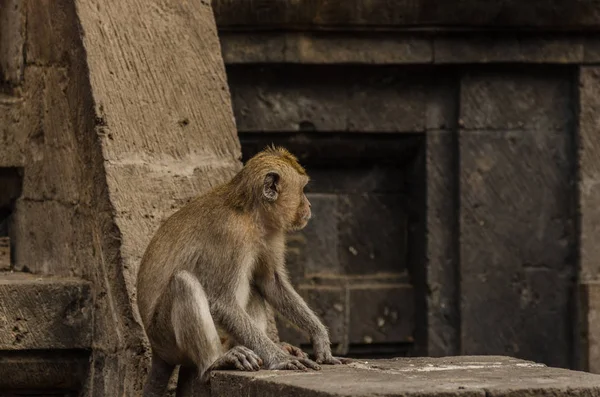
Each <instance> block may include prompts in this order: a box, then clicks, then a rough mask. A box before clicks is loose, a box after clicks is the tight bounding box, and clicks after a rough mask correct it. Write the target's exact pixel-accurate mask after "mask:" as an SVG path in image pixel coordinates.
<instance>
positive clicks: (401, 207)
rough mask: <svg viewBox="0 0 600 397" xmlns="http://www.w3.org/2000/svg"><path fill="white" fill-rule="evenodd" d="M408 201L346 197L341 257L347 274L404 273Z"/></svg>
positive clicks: (393, 197)
mask: <svg viewBox="0 0 600 397" xmlns="http://www.w3.org/2000/svg"><path fill="white" fill-rule="evenodd" d="M405 200H406V198H405V197H404V196H402V195H393V194H389V195H383V194H367V193H365V194H360V195H359V194H356V195H351V194H343V195H340V198H339V204H338V208H339V216H340V219H339V245H338V257H339V258H340V262H341V263H342V264H343V266H344V270H345V273H347V274H355V275H358V274H370V273H374V272H383V273H401V272H403V271H404V270H405V269H406V266H407V261H408V258H407V249H408V248H407V234H408V223H407V214H406V211H407V209H406V202H405Z"/></svg>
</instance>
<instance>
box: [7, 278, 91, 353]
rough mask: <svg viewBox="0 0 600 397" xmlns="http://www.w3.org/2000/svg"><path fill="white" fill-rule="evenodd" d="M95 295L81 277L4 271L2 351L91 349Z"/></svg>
mask: <svg viewBox="0 0 600 397" xmlns="http://www.w3.org/2000/svg"><path fill="white" fill-rule="evenodd" d="M92 310H93V306H92V295H91V286H90V284H89V283H87V282H84V281H82V280H78V279H67V278H53V277H37V276H33V275H27V274H20V273H2V274H0V350H25V349H89V348H91V346H92V328H93V324H92V318H93V315H92Z"/></svg>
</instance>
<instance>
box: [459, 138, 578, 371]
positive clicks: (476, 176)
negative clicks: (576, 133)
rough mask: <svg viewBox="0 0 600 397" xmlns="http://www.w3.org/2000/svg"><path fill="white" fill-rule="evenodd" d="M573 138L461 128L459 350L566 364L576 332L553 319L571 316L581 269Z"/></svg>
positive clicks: (553, 363)
mask: <svg viewBox="0 0 600 397" xmlns="http://www.w3.org/2000/svg"><path fill="white" fill-rule="evenodd" d="M571 139H572V138H571V137H570V136H569V134H568V133H567V132H564V131H544V130H541V131H518V132H502V131H496V132H493V131H477V132H475V131H468V132H467V131H461V133H460V136H459V150H460V168H459V169H460V261H461V264H460V277H461V280H460V288H461V327H460V330H461V333H462V340H461V349H462V353H464V354H510V355H516V356H518V357H522V358H533V357H535V358H536V359H539V360H544V361H543V362H545V363H547V364H549V365H555V366H561V367H566V366H568V365H569V363H570V347H569V346H570V343H571V342H570V333H569V332H568V330H567V327H557V326H556V324H557V323H559V322H563V323H564V324H567V322H568V321H569V318H570V316H569V312H570V310H571V306H570V304H569V300H570V291H571V290H572V288H573V275H574V274H575V272H576V267H575V261H574V253H575V246H574V244H575V228H574V219H575V217H574V210H573V207H572V203H573V200H574V198H575V196H574V195H575V190H574V187H573V184H572V183H571V181H572V178H573V174H572V172H573V164H572V162H571V159H570V157H569V153H571V150H572V145H571V144H572V142H571ZM490 308H493V309H490ZM523 330H527V332H523Z"/></svg>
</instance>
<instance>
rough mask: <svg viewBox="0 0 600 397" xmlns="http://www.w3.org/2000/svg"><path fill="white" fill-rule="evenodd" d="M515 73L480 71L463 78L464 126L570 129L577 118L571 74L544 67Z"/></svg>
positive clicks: (461, 102)
mask: <svg viewBox="0 0 600 397" xmlns="http://www.w3.org/2000/svg"><path fill="white" fill-rule="evenodd" d="M536 71H537V72H535V71H534V70H533V69H532V70H529V71H526V72H521V71H518V70H515V71H514V72H513V73H508V72H503V73H498V72H496V71H479V72H476V73H470V74H467V75H466V76H465V77H464V78H463V79H462V82H461V84H462V86H461V96H460V106H461V108H460V124H461V127H462V128H463V129H468V130H485V129H492V130H498V129H512V130H527V129H529V130H532V129H536V130H539V131H545V130H555V131H558V130H560V131H564V130H567V129H568V128H569V127H570V126H571V124H572V122H573V119H574V114H573V112H572V110H571V109H572V107H571V105H572V94H571V91H572V85H571V84H572V83H571V77H572V76H571V75H570V74H569V73H568V72H566V73H561V70H560V69H558V70H557V69H549V68H540V69H536Z"/></svg>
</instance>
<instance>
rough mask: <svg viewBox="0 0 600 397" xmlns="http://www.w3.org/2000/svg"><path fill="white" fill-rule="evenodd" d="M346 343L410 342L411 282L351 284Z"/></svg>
mask: <svg viewBox="0 0 600 397" xmlns="http://www.w3.org/2000/svg"><path fill="white" fill-rule="evenodd" d="M349 291H350V298H349V305H350V318H349V326H348V330H349V334H348V341H349V343H354V344H371V343H386V342H387V343H390V342H391V343H398V342H412V341H413V338H414V323H415V322H414V307H415V305H414V296H413V295H414V290H413V287H412V286H411V285H410V284H375V283H373V284H364V285H354V286H351V287H350V290H349Z"/></svg>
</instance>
